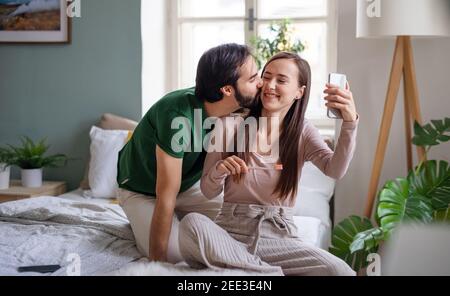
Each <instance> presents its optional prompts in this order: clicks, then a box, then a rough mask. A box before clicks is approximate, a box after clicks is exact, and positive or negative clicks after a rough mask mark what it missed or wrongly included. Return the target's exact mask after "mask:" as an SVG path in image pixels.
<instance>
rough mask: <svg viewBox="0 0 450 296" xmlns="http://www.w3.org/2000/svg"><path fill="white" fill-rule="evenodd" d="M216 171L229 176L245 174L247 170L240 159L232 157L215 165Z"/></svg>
mask: <svg viewBox="0 0 450 296" xmlns="http://www.w3.org/2000/svg"><path fill="white" fill-rule="evenodd" d="M217 171H218V172H219V173H220V174H221V175H222V174H227V175H228V176H229V175H240V174H241V173H247V172H248V168H247V165H246V164H245V161H243V160H242V159H241V158H239V157H237V156H235V155H232V156H230V157H227V158H225V159H224V160H221V161H220V162H219V163H218V164H217Z"/></svg>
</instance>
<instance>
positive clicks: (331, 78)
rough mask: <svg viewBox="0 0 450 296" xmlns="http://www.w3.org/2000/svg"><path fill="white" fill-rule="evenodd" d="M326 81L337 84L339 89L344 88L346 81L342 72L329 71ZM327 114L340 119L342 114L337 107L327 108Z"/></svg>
mask: <svg viewBox="0 0 450 296" xmlns="http://www.w3.org/2000/svg"><path fill="white" fill-rule="evenodd" d="M328 83H329V84H334V85H337V86H339V88H341V89H345V85H346V83H347V77H346V76H345V75H344V74H339V73H330V74H329V75H328ZM327 116H328V117H329V118H332V119H342V114H341V111H339V109H335V108H328V110H327Z"/></svg>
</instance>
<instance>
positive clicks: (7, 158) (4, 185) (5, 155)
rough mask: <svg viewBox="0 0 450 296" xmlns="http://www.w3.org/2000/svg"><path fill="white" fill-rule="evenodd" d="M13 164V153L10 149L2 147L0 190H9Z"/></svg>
mask: <svg viewBox="0 0 450 296" xmlns="http://www.w3.org/2000/svg"><path fill="white" fill-rule="evenodd" d="M12 164H14V157H13V153H12V151H11V150H10V149H8V148H4V147H0V189H8V188H9V176H10V171H11V165H12Z"/></svg>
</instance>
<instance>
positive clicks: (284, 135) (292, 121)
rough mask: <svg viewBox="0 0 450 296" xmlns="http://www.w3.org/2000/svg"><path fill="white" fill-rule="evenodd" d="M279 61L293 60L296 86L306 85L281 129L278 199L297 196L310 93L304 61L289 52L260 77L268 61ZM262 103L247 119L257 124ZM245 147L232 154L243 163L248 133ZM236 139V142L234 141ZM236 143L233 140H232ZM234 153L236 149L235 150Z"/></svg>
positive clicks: (245, 157)
mask: <svg viewBox="0 0 450 296" xmlns="http://www.w3.org/2000/svg"><path fill="white" fill-rule="evenodd" d="M279 59H288V60H292V61H293V62H294V63H295V64H296V66H297V68H298V72H299V77H298V85H299V87H302V86H306V88H305V90H304V93H303V97H302V98H301V99H299V100H295V101H294V103H293V104H292V106H291V107H290V109H289V111H288V112H287V113H286V116H285V117H284V119H283V122H282V124H281V130H280V139H279V152H280V161H281V164H282V165H283V169H282V170H281V176H280V179H279V180H278V183H277V186H276V187H275V189H274V191H273V194H278V196H279V198H280V199H281V200H284V199H286V198H292V197H295V195H296V194H297V187H298V186H297V185H298V181H299V177H298V176H299V167H298V164H299V158H298V149H299V144H300V143H299V142H300V135H301V133H302V131H303V121H304V118H305V112H306V107H307V106H308V101H309V94H310V89H311V68H310V66H309V64H308V62H307V61H305V60H304V59H302V58H301V57H300V56H298V55H297V54H295V53H290V52H280V53H278V54H276V55H274V56H273V57H272V58H271V59H270V60H269V61H268V62H267V63H266V65H265V66H264V68H263V70H262V75H264V72H265V70H266V67H267V65H269V64H270V63H271V62H273V61H275V60H279ZM262 108H263V106H262V102H261V100H260V99H259V100H258V102H257V103H256V104H255V106H254V107H253V108H251V109H250V112H249V114H248V117H251V116H253V117H255V118H256V119H257V121H259V120H258V119H259V118H260V117H261V111H262ZM246 136H247V139H246V143H247V145H246V147H245V152H235V153H234V154H235V155H237V156H238V157H240V158H242V159H243V160H244V161H245V162H247V161H248V159H249V154H250V152H249V147H248V146H249V145H248V143H249V141H248V133H246ZM235 140H236V139H235ZM235 143H236V141H235ZM235 151H237V150H235Z"/></svg>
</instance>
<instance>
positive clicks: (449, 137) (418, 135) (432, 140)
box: [412, 118, 450, 146]
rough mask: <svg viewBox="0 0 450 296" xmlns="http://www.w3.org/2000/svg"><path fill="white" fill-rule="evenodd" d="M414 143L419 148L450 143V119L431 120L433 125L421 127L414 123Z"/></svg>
mask: <svg viewBox="0 0 450 296" xmlns="http://www.w3.org/2000/svg"><path fill="white" fill-rule="evenodd" d="M414 134H415V136H414V137H413V139H412V143H413V144H414V145H417V146H435V145H439V144H440V143H445V142H448V141H450V118H445V119H443V120H431V123H428V124H425V125H423V126H421V125H420V124H419V123H418V122H417V121H415V122H414Z"/></svg>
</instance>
